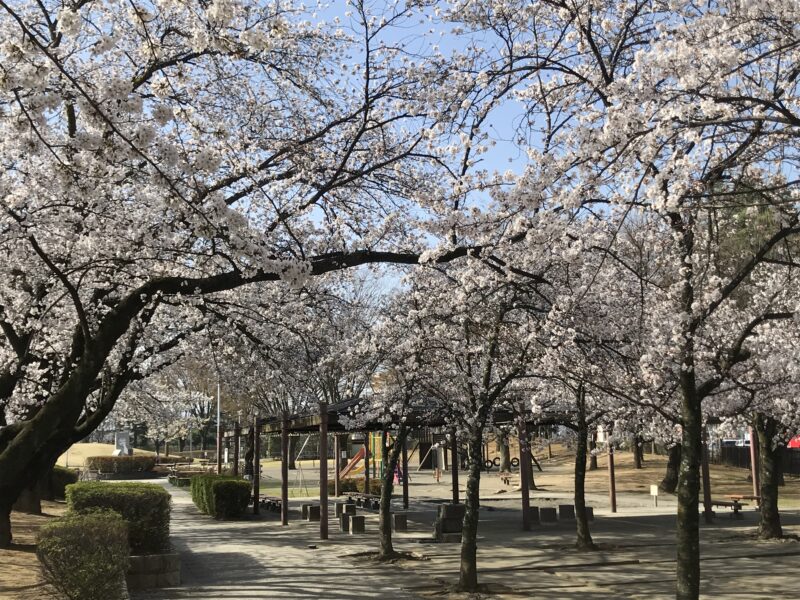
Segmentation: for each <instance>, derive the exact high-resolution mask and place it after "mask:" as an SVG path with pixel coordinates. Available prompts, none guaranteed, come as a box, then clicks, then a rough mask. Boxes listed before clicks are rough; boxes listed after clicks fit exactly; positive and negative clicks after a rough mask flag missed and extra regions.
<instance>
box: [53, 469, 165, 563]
mask: <svg viewBox="0 0 800 600" xmlns="http://www.w3.org/2000/svg"><path fill="white" fill-rule="evenodd" d="M171 502H172V498H171V497H170V495H169V492H168V491H167V490H165V489H164V488H163V487H161V486H160V485H158V484H155V483H133V482H128V481H120V482H105V481H82V482H80V483H76V484H73V485H70V486H67V507H68V508H69V510H71V511H74V512H77V513H83V512H86V511H91V510H93V509H98V508H105V509H111V510H114V511H117V512H118V513H119V514H120V515H122V518H123V519H125V521H126V522H127V523H128V530H129V532H130V533H129V538H130V544H131V552H132V553H133V554H158V553H160V552H164V551H167V550H169V547H170V546H169V515H170V504H171Z"/></svg>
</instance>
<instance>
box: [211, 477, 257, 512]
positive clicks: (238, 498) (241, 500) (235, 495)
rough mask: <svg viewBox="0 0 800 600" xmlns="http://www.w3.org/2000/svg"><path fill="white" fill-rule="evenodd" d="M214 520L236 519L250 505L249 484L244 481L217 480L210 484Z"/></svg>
mask: <svg viewBox="0 0 800 600" xmlns="http://www.w3.org/2000/svg"><path fill="white" fill-rule="evenodd" d="M211 495H212V497H213V499H214V500H213V504H214V512H213V515H214V518H215V519H236V518H238V517H241V516H242V514H244V511H245V510H246V509H247V505H248V504H250V482H249V481H245V480H244V479H238V478H236V479H218V480H216V481H212V482H211Z"/></svg>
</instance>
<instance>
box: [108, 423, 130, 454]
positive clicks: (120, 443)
mask: <svg viewBox="0 0 800 600" xmlns="http://www.w3.org/2000/svg"><path fill="white" fill-rule="evenodd" d="M113 454H114V456H130V455H131V454H133V448H131V432H130V431H128V430H127V429H122V430H121V431H115V432H114V452H113Z"/></svg>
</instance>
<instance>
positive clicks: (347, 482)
mask: <svg viewBox="0 0 800 600" xmlns="http://www.w3.org/2000/svg"><path fill="white" fill-rule="evenodd" d="M381 485H382V480H381V479H380V478H377V479H376V478H371V479H370V480H369V492H365V491H364V488H365V486H364V479H342V480H341V481H340V482H339V490H340V491H342V492H360V493H362V494H365V493H369V494H374V495H375V496H380V495H381ZM334 491H335V489H334V482H333V480H332V479H329V480H328V494H329V495H333V493H334Z"/></svg>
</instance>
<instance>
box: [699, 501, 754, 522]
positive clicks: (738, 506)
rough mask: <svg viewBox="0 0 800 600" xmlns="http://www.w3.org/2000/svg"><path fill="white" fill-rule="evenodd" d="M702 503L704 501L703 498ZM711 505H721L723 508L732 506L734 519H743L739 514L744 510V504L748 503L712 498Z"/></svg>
mask: <svg viewBox="0 0 800 600" xmlns="http://www.w3.org/2000/svg"><path fill="white" fill-rule="evenodd" d="M700 503H701V504H702V503H703V501H702V500H701V501H700ZM711 506H719V507H721V508H730V509H733V512H732V513H731V518H732V519H742V518H743V517H742V515H741V514H739V511H741V510H742V506H747V504H746V503H742V502H740V501H739V500H712V501H711Z"/></svg>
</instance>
